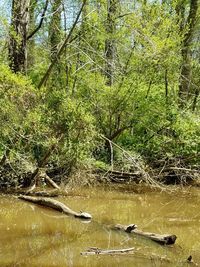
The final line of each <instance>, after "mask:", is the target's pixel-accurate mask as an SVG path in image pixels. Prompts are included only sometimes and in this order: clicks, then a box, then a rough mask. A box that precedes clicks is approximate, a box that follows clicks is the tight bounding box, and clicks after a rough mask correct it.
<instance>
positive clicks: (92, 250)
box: [81, 248, 135, 256]
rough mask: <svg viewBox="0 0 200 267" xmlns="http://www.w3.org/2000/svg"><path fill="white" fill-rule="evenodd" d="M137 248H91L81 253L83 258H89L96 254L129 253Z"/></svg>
mask: <svg viewBox="0 0 200 267" xmlns="http://www.w3.org/2000/svg"><path fill="white" fill-rule="evenodd" d="M134 249H135V248H123V249H109V250H108V249H106V250H105V249H100V248H89V249H88V250H87V251H85V252H81V255H83V256H89V255H96V254H98V255H99V254H109V255H113V254H121V253H128V252H130V251H133V250H134Z"/></svg>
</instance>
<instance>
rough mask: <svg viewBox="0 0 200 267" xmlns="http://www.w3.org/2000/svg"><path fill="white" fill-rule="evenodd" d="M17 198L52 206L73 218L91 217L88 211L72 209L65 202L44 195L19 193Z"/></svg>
mask: <svg viewBox="0 0 200 267" xmlns="http://www.w3.org/2000/svg"><path fill="white" fill-rule="evenodd" d="M18 198H19V199H23V200H26V201H29V202H31V203H35V204H38V205H41V206H45V207H48V208H52V209H54V210H57V211H60V212H62V213H64V214H66V215H69V216H74V217H75V218H80V219H85V220H91V219H92V216H91V215H90V214H89V213H87V212H76V211H73V210H71V209H70V208H69V207H67V206H66V205H65V204H63V203H61V202H60V201H58V200H55V199H50V198H45V197H32V196H24V195H21V196H19V197H18Z"/></svg>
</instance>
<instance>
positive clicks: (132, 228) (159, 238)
mask: <svg viewBox="0 0 200 267" xmlns="http://www.w3.org/2000/svg"><path fill="white" fill-rule="evenodd" d="M114 229H115V230H122V231H125V232H126V233H131V234H132V233H133V234H136V235H140V236H143V237H146V238H149V239H151V240H152V241H155V242H157V243H159V244H161V245H173V244H174V243H175V241H176V238H177V237H176V235H171V234H163V235H161V234H155V233H149V232H143V231H141V230H138V229H137V225H135V224H130V225H128V226H126V225H121V224H117V225H115V226H114Z"/></svg>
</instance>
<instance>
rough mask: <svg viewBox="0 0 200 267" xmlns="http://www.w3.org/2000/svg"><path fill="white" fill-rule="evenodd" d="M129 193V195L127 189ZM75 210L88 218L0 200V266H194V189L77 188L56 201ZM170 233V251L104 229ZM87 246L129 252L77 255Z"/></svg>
mask: <svg viewBox="0 0 200 267" xmlns="http://www.w3.org/2000/svg"><path fill="white" fill-rule="evenodd" d="M128 189H129V190H128ZM56 199H58V200H59V201H61V202H63V203H65V204H66V205H67V206H69V207H70V208H72V209H73V210H76V211H80V210H82V211H86V212H89V213H90V214H92V216H93V220H92V221H91V222H87V223H86V222H83V221H80V220H79V219H75V218H73V217H68V216H66V215H63V214H61V213H59V212H56V211H54V210H51V209H47V208H44V207H40V206H38V205H35V204H31V203H29V202H25V201H23V200H19V199H16V197H13V196H8V195H1V196H0V266H3V267H4V266H20V267H23V266H27V267H33V266H34V267H36V266H37V267H44V266H45V267H46V266H48V267H51V266H52V267H53V266H56V267H64V266H67V267H71V266H73V267H79V266H80V267H81V266H84V267H89V266H90V267H97V266H98V267H100V266H104V267H106V266H112V267H116V266H120V267H123V266H125V267H129V266H130V267H132V266H146V267H153V266H163V267H164V266H166V267H168V266H170V267H171V266H179V267H180V266H189V265H190V264H188V263H186V259H187V258H188V256H189V255H192V256H193V260H194V261H195V262H196V263H200V209H199V206H200V191H199V190H198V188H188V189H184V191H183V190H178V189H176V190H175V191H173V192H171V193H167V192H146V193H145V192H143V193H138V192H137V193H135V192H134V191H133V190H131V189H130V188H126V187H124V188H123V187H121V188H115V189H111V188H107V189H106V188H95V189H94V188H92V189H91V188H88V189H86V188H84V189H83V188H82V189H79V190H76V191H74V192H72V191H71V192H69V195H68V196H65V197H63V196H62V197H58V198H56ZM118 223H120V224H124V225H127V224H131V223H135V224H137V225H138V229H141V230H143V231H149V232H154V233H161V234H166V233H170V234H175V235H177V240H176V243H175V245H173V246H161V245H159V244H157V243H155V242H153V241H151V240H148V239H145V238H142V237H139V236H136V235H134V234H131V235H130V234H127V233H125V232H120V231H114V230H111V229H110V227H109V226H110V225H115V224H118ZM89 247H97V248H101V249H123V248H130V247H134V248H135V249H134V251H133V253H130V254H121V255H93V256H82V255H81V254H80V253H81V252H84V251H86V250H87V249H88V248H89Z"/></svg>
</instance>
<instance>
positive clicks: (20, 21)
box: [9, 0, 30, 73]
mask: <svg viewBox="0 0 200 267" xmlns="http://www.w3.org/2000/svg"><path fill="white" fill-rule="evenodd" d="M29 7H30V0H13V1H12V14H11V16H12V18H11V27H10V40H9V65H10V68H11V69H12V70H13V71H14V72H15V73H16V72H22V73H26V69H27V33H28V26H29Z"/></svg>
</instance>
